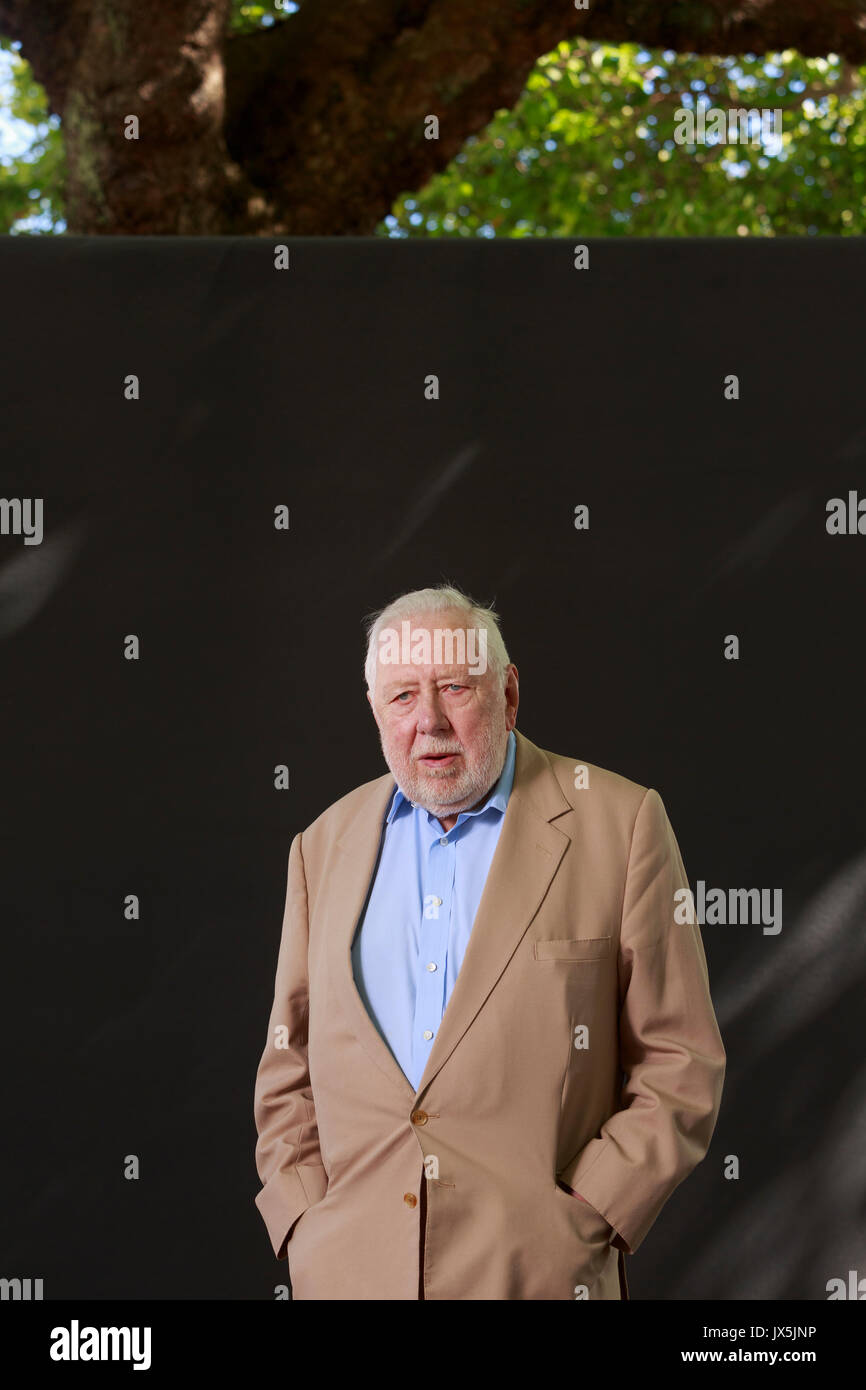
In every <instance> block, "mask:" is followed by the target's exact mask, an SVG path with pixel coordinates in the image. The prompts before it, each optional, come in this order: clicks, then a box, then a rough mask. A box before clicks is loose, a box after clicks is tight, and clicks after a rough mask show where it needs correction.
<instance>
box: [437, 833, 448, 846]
mask: <svg viewBox="0 0 866 1390" xmlns="http://www.w3.org/2000/svg"><path fill="white" fill-rule="evenodd" d="M439 843H440V845H447V843H448V841H447V840H446V839H445V836H444V835H442V836H440V838H439Z"/></svg>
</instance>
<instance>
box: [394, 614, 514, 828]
mask: <svg viewBox="0 0 866 1390" xmlns="http://www.w3.org/2000/svg"><path fill="white" fill-rule="evenodd" d="M409 622H410V629H411V638H412V640H413V641H414V640H415V639H416V637H417V634H418V633H419V632H420V631H422V630H424V629H426V631H427V632H428V633H429V634H430V644H431V654H432V655H433V656H434V658H435V655H436V647H435V646H434V636H435V634H436V633H437V632H438V633H439V634H442V633H443V632H444V631H445V630H446V629H448V630H451V631H452V632H454V633H455V638H456V634H457V633H458V632H463V633H464V634H465V633H466V632H467V618H466V615H465V614H462V613H450V614H449V613H435V614H421V615H418V616H416V617H412V618H411V619H409ZM394 626H395V629H396V630H397V631H398V632H399V631H400V628H401V622H400V621H398V622H396V623H395V625H394ZM440 640H441V639H440ZM441 647H442V650H441V651H440V652H439V655H443V654H445V652H447V647H446V645H445V643H444V641H441ZM456 652H457V646H456V640H455V646H454V648H453V651H452V653H451V654H452V655H453V654H455V653H456ZM477 652H478V645H477V637H476V647H475V653H476V656H477ZM382 655H383V649H381V648H380V652H379V659H378V662H377V667H376V683H375V686H374V688H373V690H372V692H371V691H369V690H368V691H367V699H368V700H369V701H370V705H371V708H372V710H373V715H374V718H375V720H376V723H377V724H378V726H379V736H380V739H381V743H382V752H383V753H384V755H385V761H386V763H387V764H388V767H389V768H390V770H391V773H392V775H393V777H394V780H395V781H396V782H397V784H398V786H399V787H400V788H401V790H402V791H403V793H404V795H406V796H408V798H409V799H410V801H415V802H418V804H419V805H421V806H423V807H425V808H426V809H427V810H428V811H430V812H431V813H432V814H433V815H434V816H437V817H438V818H439V819H440V820H442V821H443V822H444V821H445V820H450V821H451V823H452V824H453V822H454V821H455V820H456V818H457V815H458V814H459V812H460V811H468V810H470V809H471V808H472V807H473V806H475V805H477V803H478V802H479V801H481V800H482V799H483V797H484V796H486V794H487V792H488V791H489V790H490V788H491V787H492V786H493V783H494V782H495V781H496V778H497V777H498V776H499V773H500V771H501V769H502V763H503V760H504V757H505V743H506V740H507V738H508V734H509V731H510V730H511V729H513V728H514V724H515V721H516V718H517V668H516V666H514V665H509V666H507V667H506V669H505V671H504V672H503V674H502V676H499V677H497V676H496V675H495V674H494V672H493V668H492V666H490V665H489V664H488V665H487V669H486V670H485V671H484V672H483V674H477V673H473V669H472V668H473V667H476V666H478V665H479V664H480V663H479V662H478V661H477V659H476V660H474V661H473V660H471V659H470V657H471V653H470V652H469V651H467V660H466V661H464V662H463V663H462V664H455V663H453V662H440V663H438V664H437V663H436V661H435V659H434V661H432V662H430V663H429V664H421V663H419V662H417V661H411V660H410V661H409V662H407V663H406V664H400V663H396V662H387V661H383V660H382ZM401 655H402V654H401ZM449 828H450V827H449Z"/></svg>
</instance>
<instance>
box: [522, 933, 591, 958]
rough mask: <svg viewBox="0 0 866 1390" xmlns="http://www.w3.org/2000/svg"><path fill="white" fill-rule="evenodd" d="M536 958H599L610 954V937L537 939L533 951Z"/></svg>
mask: <svg viewBox="0 0 866 1390" xmlns="http://www.w3.org/2000/svg"><path fill="white" fill-rule="evenodd" d="M533 955H534V958H535V959H536V960H566V961H569V960H571V961H581V960H599V959H600V958H601V957H602V956H608V955H610V937H609V936H596V937H588V936H581V937H570V938H568V939H565V938H563V939H561V940H558V941H536V942H535V947H534V951H533Z"/></svg>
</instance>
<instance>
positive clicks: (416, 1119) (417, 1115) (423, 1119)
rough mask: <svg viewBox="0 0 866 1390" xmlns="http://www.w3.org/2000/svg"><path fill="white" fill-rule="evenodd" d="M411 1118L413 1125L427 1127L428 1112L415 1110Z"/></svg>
mask: <svg viewBox="0 0 866 1390" xmlns="http://www.w3.org/2000/svg"><path fill="white" fill-rule="evenodd" d="M410 1118H411V1120H412V1123H413V1125H426V1123H427V1112H426V1110H413V1111H412V1114H411V1116H410Z"/></svg>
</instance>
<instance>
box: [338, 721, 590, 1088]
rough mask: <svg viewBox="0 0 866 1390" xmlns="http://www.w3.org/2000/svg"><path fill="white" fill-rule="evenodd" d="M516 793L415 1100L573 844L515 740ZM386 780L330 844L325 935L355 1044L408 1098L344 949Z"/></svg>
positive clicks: (536, 760)
mask: <svg viewBox="0 0 866 1390" xmlns="http://www.w3.org/2000/svg"><path fill="white" fill-rule="evenodd" d="M516 739H517V750H516V755H517V756H516V760H515V767H514V784H513V786H512V788H511V795H510V797H509V798H508V805H507V807H506V810H505V818H504V820H503V823H502V830H501V832H500V836H499V840H498V843H497V846H496V851H495V853H494V855H493V860H492V862H491V865H490V872H489V873H488V875H487V882H486V883H485V885H484V892H483V893H482V895H481V902H480V903H479V906H478V912H477V914H476V917H475V921H474V922H473V925H472V931H471V933H470V937H469V943H468V945H467V947H466V953H465V955H464V957H463V964H462V965H461V967H460V973H459V974H458V976H457V980H456V983H455V985H454V989H453V991H452V993H451V997H450V999H449V1001H448V1004H447V1006H446V1008H445V1012H444V1014H443V1016H442V1024H441V1026H440V1028H439V1032H438V1034H437V1036H436V1038H435V1040H434V1043H433V1047H432V1048H431V1050H430V1056H429V1057H428V1059H427V1066H426V1067H425V1069H424V1074H423V1076H422V1077H421V1084H420V1086H419V1088H418V1092H417V1095H420V1094H421V1093H422V1092H423V1091H424V1090H425V1089H426V1088H427V1087H428V1086H429V1085H430V1082H431V1081H432V1080H433V1078H434V1077H435V1076H436V1074H437V1073H438V1072H439V1071H440V1070H441V1068H442V1066H443V1065H444V1064H445V1062H446V1061H447V1060H448V1058H449V1057H450V1056H451V1053H452V1052H453V1051H454V1049H455V1047H456V1046H457V1044H458V1043H459V1042H460V1039H461V1038H462V1037H463V1035H464V1033H465V1032H466V1030H467V1028H468V1027H469V1026H470V1024H471V1023H472V1020H473V1019H474V1018H475V1016H476V1014H477V1013H478V1011H479V1009H480V1008H481V1007H482V1005H483V1004H484V1001H485V1000H486V999H487V996H488V995H489V994H490V992H491V990H492V989H493V987H494V985H495V984H496V982H497V980H498V979H499V977H500V975H501V974H502V972H503V970H504V969H505V967H506V965H507V964H508V961H509V959H510V958H511V956H512V955H513V953H514V951H515V950H516V949H517V946H518V944H519V942H520V940H521V937H522V936H523V935H524V933H525V932H526V930H527V928H528V927H529V924H530V922H531V921H532V919H533V917H534V916H535V914H536V913H537V911H538V909H539V907H540V906H541V904H542V902H543V901H544V897H545V895H546V893H547V890H548V888H549V887H550V884H551V881H552V879H553V876H554V874H555V873H556V871H557V869H558V868H559V865H560V862H561V860H562V857H563V855H564V854H565V851H566V849H567V848H568V845H569V844H570V839H569V836H568V835H566V834H564V833H563V831H561V830H559V829H557V827H556V826H554V825H552V824H551V821H553V820H555V819H556V817H557V816H561V815H563V814H564V813H565V812H566V811H570V810H571V806H570V805H569V803H568V801H567V800H566V798H565V796H564V795H563V793H562V789H561V788H560V786H559V783H558V782H557V780H556V778H555V776H554V775H553V772H552V771H551V769H550V764H549V763H548V761H547V758H546V757H545V755H544V753H543V752H542V751H541V749H540V748H537V747H536V745H535V744H534V743H531V742H530V740H529V739H527V738H524V737H523V735H522V734H521V733H519V732H516ZM394 789H395V783H394V780H393V778H392V777H391V776H390V774H389V775H387V776H385V777H382V778H379V779H378V780H377V781H376V782H374V783H373V784H372V785H371V788H370V793H369V796H368V797H367V798H366V800H365V802H364V803H363V805H362V806H361V807H360V808H359V812H358V815H357V816H356V818H355V820H354V821H353V822H352V824H351V826H350V827H349V828H348V829H347V830H346V831H344V833H343V834H342V835H341V836H340V839H339V840H338V841H337V849H338V850H339V851H340V853H341V856H342V859H341V872H340V883H339V887H338V890H337V895H336V909H335V914H334V916H335V922H336V926H335V928H334V929H332V930H330V933H329V943H328V946H329V959H330V967H331V978H332V980H333V982H334V987H335V990H336V993H337V996H338V998H339V1000H340V1003H341V1004H342V1007H343V1009H344V1011H345V1015H346V1018H347V1019H348V1021H349V1024H350V1026H351V1028H352V1031H353V1032H354V1034H355V1036H356V1037H357V1039H358V1041H359V1043H360V1044H361V1046H362V1047H363V1048H364V1050H365V1051H366V1052H367V1054H368V1056H369V1057H370V1059H371V1060H372V1061H373V1062H374V1063H375V1064H376V1066H377V1067H378V1068H379V1070H380V1071H381V1072H382V1073H383V1074H384V1075H385V1076H387V1077H388V1079H389V1080H390V1081H392V1082H393V1083H394V1084H395V1085H397V1086H399V1087H400V1089H401V1090H402V1091H403V1092H404V1093H405V1096H406V1098H407V1100H412V1099H413V1098H415V1096H416V1093H415V1092H414V1091H413V1090H412V1085H411V1082H410V1081H409V1080H408V1078H407V1077H406V1076H405V1075H404V1073H403V1071H402V1069H401V1067H400V1065H399V1063H398V1062H397V1060H396V1058H395V1057H394V1055H393V1053H392V1052H391V1049H390V1048H389V1047H388V1045H387V1043H386V1042H385V1041H384V1039H383V1038H382V1037H381V1035H380V1033H379V1030H378V1029H377V1027H376V1025H375V1024H374V1022H373V1020H372V1019H371V1018H370V1015H369V1014H368V1013H367V1010H366V1007H365V1006H364V1002H363V1000H362V999H361V996H360V994H359V993H358V990H357V987H356V985H355V980H354V977H353V974H352V959H351V947H352V940H353V938H354V935H355V928H356V926H357V925H358V922H359V920H360V917H361V913H362V912H363V910H364V907H365V905H366V902H367V897H368V893H369V890H370V888H371V886H372V880H373V873H374V870H375V868H376V863H377V859H378V854H379V847H380V841H381V831H382V820H383V817H384V815H385V810H386V807H387V806H388V804H389V803H390V800H391V797H392V796H393V794H394Z"/></svg>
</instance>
